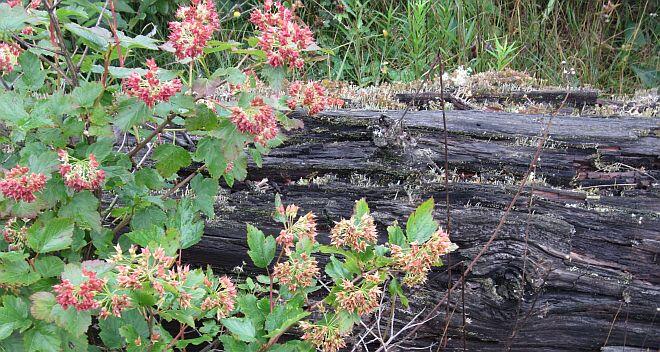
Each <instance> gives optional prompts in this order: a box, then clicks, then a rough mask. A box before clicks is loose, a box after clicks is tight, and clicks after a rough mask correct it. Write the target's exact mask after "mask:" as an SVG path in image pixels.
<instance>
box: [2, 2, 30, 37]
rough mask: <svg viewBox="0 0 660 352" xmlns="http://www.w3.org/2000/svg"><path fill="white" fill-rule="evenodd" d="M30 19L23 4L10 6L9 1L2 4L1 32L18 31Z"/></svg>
mask: <svg viewBox="0 0 660 352" xmlns="http://www.w3.org/2000/svg"><path fill="white" fill-rule="evenodd" d="M27 20H28V14H27V12H25V9H24V8H23V7H22V6H16V7H13V8H12V7H10V6H9V4H7V3H2V4H0V34H2V35H5V34H10V33H13V32H18V31H20V30H21V29H23V27H24V23H25V22H26V21H27Z"/></svg>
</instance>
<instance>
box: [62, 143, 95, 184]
mask: <svg viewBox="0 0 660 352" xmlns="http://www.w3.org/2000/svg"><path fill="white" fill-rule="evenodd" d="M57 154H58V155H59V158H60V163H61V164H60V175H62V179H64V183H65V184H66V185H67V187H69V188H71V189H73V190H74V191H82V190H84V189H88V190H94V189H97V188H99V187H100V186H101V184H102V183H103V180H105V171H103V170H101V169H99V163H98V162H97V161H96V157H95V156H94V154H89V157H88V160H78V159H75V158H74V157H72V156H70V155H69V153H68V152H67V151H66V150H64V149H60V150H58V151H57Z"/></svg>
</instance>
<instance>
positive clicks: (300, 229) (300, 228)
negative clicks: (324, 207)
mask: <svg viewBox="0 0 660 352" xmlns="http://www.w3.org/2000/svg"><path fill="white" fill-rule="evenodd" d="M294 207H295V205H294ZM296 208H297V207H296ZM304 239H307V240H309V241H310V242H311V243H314V242H316V216H315V215H314V214H313V213H312V212H309V213H307V214H305V215H304V216H301V217H299V218H298V220H297V221H296V222H292V223H289V222H287V224H285V228H284V229H283V230H282V231H280V235H279V236H277V238H276V239H275V241H276V242H277V244H279V245H280V246H282V249H283V250H284V253H285V254H286V255H290V254H291V248H292V247H293V245H294V242H295V241H302V240H304Z"/></svg>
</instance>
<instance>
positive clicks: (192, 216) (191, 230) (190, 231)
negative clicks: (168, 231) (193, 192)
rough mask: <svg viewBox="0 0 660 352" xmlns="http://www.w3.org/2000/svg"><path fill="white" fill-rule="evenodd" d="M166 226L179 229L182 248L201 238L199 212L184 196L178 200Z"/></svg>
mask: <svg viewBox="0 0 660 352" xmlns="http://www.w3.org/2000/svg"><path fill="white" fill-rule="evenodd" d="M168 228H172V229H176V230H178V231H179V233H180V235H181V248H182V249H186V248H189V247H192V246H193V245H195V244H197V242H199V240H200V239H201V238H202V235H203V234H204V222H203V221H201V220H200V218H199V214H198V213H196V212H195V210H194V208H193V205H192V201H191V199H190V198H185V199H183V200H181V201H180V202H179V205H178V207H177V210H176V213H175V214H174V216H173V217H172V218H171V220H170V222H169V224H168Z"/></svg>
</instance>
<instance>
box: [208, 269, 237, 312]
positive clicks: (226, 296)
mask: <svg viewBox="0 0 660 352" xmlns="http://www.w3.org/2000/svg"><path fill="white" fill-rule="evenodd" d="M204 279H205V280H204V285H205V286H206V287H207V288H208V289H210V290H212V291H211V293H210V294H209V295H208V296H207V297H206V298H205V299H204V301H203V302H202V305H201V308H202V310H206V311H209V310H212V309H217V311H216V317H217V318H218V319H221V318H225V317H227V316H229V314H230V313H231V311H232V310H234V305H235V303H236V296H237V294H238V293H237V291H236V286H235V285H234V283H233V282H232V281H231V280H230V279H229V278H228V277H227V276H222V277H220V278H219V279H218V284H217V285H214V284H213V283H212V282H211V281H210V280H209V279H208V278H204Z"/></svg>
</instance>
